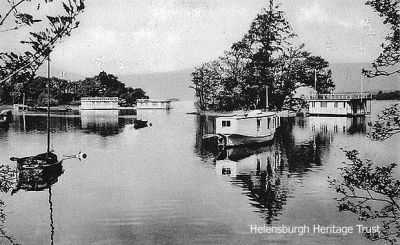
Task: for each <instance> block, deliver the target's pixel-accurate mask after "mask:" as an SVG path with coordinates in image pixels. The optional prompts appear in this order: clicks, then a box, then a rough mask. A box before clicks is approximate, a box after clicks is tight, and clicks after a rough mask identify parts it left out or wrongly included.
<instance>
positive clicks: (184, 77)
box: [117, 69, 194, 100]
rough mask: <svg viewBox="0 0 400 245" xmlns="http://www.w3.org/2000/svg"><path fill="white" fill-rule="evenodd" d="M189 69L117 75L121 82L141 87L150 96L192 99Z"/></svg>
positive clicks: (190, 71) (192, 91) (192, 92)
mask: <svg viewBox="0 0 400 245" xmlns="http://www.w3.org/2000/svg"><path fill="white" fill-rule="evenodd" d="M191 73H192V70H191V69H185V70H178V71H172V72H160V73H149V74H131V75H117V76H118V78H119V80H120V81H121V82H124V83H125V84H126V86H131V87H133V88H142V89H143V90H144V91H146V93H147V95H149V96H150V98H156V99H170V98H177V99H179V100H194V90H193V89H191V88H189V86H190V85H191Z"/></svg>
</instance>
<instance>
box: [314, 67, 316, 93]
mask: <svg viewBox="0 0 400 245" xmlns="http://www.w3.org/2000/svg"><path fill="white" fill-rule="evenodd" d="M314 89H315V91H317V69H314Z"/></svg>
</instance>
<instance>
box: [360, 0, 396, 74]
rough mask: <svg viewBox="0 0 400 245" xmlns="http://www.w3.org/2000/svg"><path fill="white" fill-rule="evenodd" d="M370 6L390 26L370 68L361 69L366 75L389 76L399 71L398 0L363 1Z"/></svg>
mask: <svg viewBox="0 0 400 245" xmlns="http://www.w3.org/2000/svg"><path fill="white" fill-rule="evenodd" d="M365 4H366V5H369V6H371V7H372V8H373V9H374V10H375V11H376V12H377V13H378V14H379V16H380V17H382V18H384V21H383V23H384V24H387V25H389V26H390V32H389V33H388V34H387V36H386V38H385V40H386V43H383V44H382V45H381V47H382V48H383V51H382V52H381V53H380V54H379V56H378V58H376V60H375V61H374V62H373V63H372V67H373V69H372V70H365V69H363V71H362V72H363V74H364V75H366V76H367V77H376V76H390V75H393V74H396V73H400V67H399V63H400V42H399V40H400V10H399V9H400V6H399V5H400V1H399V0H384V1H382V0H369V1H367V2H366V3H365Z"/></svg>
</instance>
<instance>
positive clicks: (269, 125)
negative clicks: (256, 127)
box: [267, 117, 271, 129]
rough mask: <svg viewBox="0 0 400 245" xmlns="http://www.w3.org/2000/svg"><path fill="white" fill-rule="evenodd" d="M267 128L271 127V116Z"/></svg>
mask: <svg viewBox="0 0 400 245" xmlns="http://www.w3.org/2000/svg"><path fill="white" fill-rule="evenodd" d="M267 128H268V129H270V128H271V118H269V117H268V126H267Z"/></svg>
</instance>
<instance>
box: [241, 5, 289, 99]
mask: <svg viewBox="0 0 400 245" xmlns="http://www.w3.org/2000/svg"><path fill="white" fill-rule="evenodd" d="M296 36H297V35H296V34H294V33H293V32H292V28H291V26H290V24H289V22H288V21H287V20H286V19H285V17H284V12H283V11H282V10H280V9H279V5H275V4H274V2H273V0H270V1H269V8H268V9H262V11H261V13H260V14H258V15H257V17H256V18H255V19H254V21H253V22H252V23H251V26H250V30H249V32H248V34H247V35H246V36H245V38H246V39H247V40H248V42H249V43H250V47H251V50H252V53H253V55H252V57H251V60H252V61H251V64H250V66H251V70H252V77H250V79H252V80H255V81H254V82H255V83H256V86H257V87H258V88H257V90H258V91H257V92H256V97H255V99H256V104H257V106H258V103H259V101H260V99H261V96H263V95H264V94H265V92H264V91H265V90H264V89H265V86H268V87H269V88H270V89H271V91H274V89H275V86H274V85H275V84H276V81H275V78H276V77H275V76H274V73H273V70H274V67H275V66H276V65H277V60H276V59H274V57H276V56H279V55H281V54H282V52H283V49H284V47H285V46H287V45H290V42H289V41H290V39H291V38H293V37H296ZM252 93H254V92H252ZM276 96H277V94H272V100H277V99H276V98H274V97H276ZM278 100H279V99H278Z"/></svg>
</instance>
